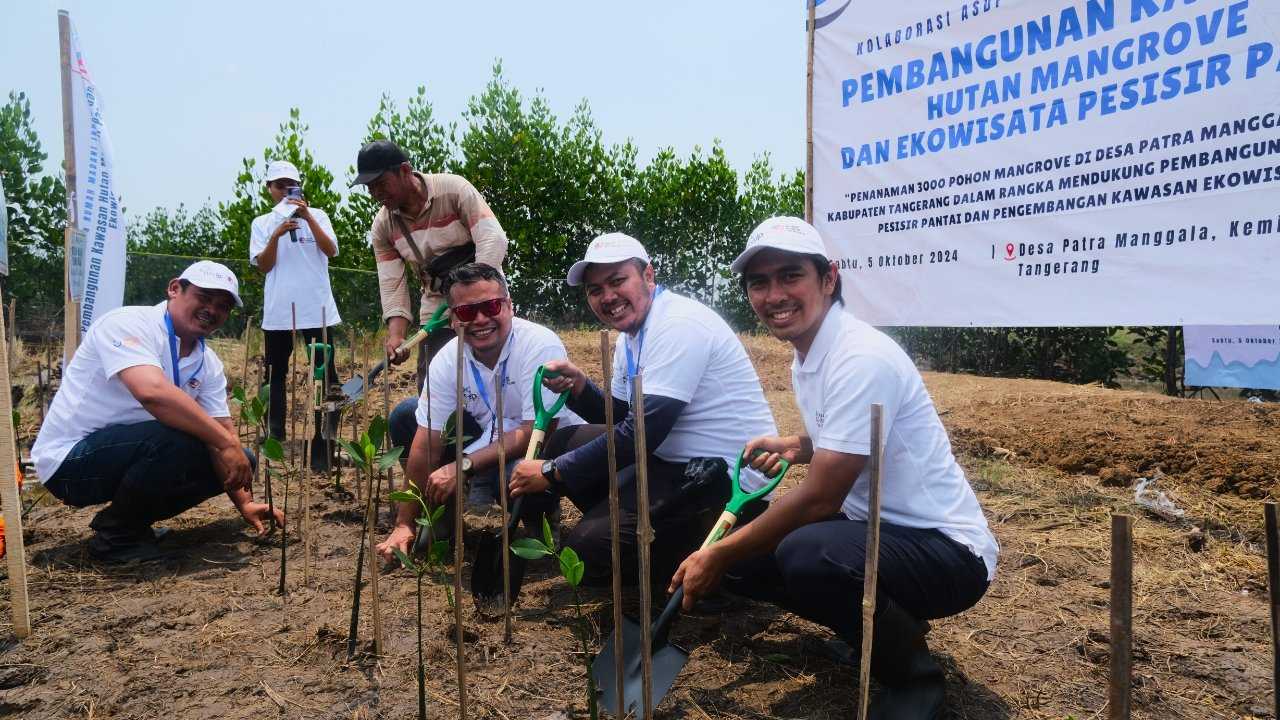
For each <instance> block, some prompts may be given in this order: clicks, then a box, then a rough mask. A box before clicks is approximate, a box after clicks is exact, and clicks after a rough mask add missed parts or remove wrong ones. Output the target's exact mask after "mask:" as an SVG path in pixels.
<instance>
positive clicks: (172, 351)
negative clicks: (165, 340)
mask: <svg viewBox="0 0 1280 720" xmlns="http://www.w3.org/2000/svg"><path fill="white" fill-rule="evenodd" d="M164 326H165V328H166V329H168V331H169V359H170V360H172V361H173V384H174V385H177V386H178V387H182V380H181V379H180V376H179V375H178V334H177V333H175V332H174V331H173V318H172V317H170V316H169V311H168V310H165V311H164ZM203 369H204V338H200V364H199V365H197V366H196V371H195V372H193V373H191V377H189V378H187V382H191V381H192V380H195V379H196V378H197V377H199V375H200V371H201V370H203Z"/></svg>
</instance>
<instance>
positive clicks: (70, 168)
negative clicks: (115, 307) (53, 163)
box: [50, 10, 80, 372]
mask: <svg viewBox="0 0 1280 720" xmlns="http://www.w3.org/2000/svg"><path fill="white" fill-rule="evenodd" d="M58 64H59V65H60V66H61V68H62V157H63V163H62V167H63V171H64V173H65V174H66V188H67V228H66V230H64V231H63V233H62V248H63V254H62V287H63V293H62V294H63V303H64V304H63V310H62V358H63V362H64V363H67V364H70V363H71V358H73V357H75V354H76V348H78V347H79V346H80V303H79V302H77V301H76V300H74V299H73V298H74V297H75V293H73V292H72V291H71V257H72V255H73V254H74V252H73V248H72V246H73V245H74V242H75V236H76V229H77V217H76V215H77V213H76V189H77V183H76V123H75V104H74V103H73V102H72V98H71V92H72V91H71V72H72V70H71V16H70V15H69V14H67V11H66V10H59V11H58ZM50 372H52V370H51V371H50Z"/></svg>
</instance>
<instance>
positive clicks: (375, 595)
mask: <svg viewBox="0 0 1280 720" xmlns="http://www.w3.org/2000/svg"><path fill="white" fill-rule="evenodd" d="M354 353H355V351H354V350H352V365H353V367H354V363H355V359H354ZM364 368H365V370H364V377H365V383H364V390H365V392H364V398H365V399H364V402H361V403H359V404H357V405H356V406H355V407H353V408H351V414H352V415H353V416H355V417H356V420H357V421H360V422H358V423H356V426H357V427H358V426H359V424H362V423H363V421H364V419H365V417H366V415H367V414H366V413H365V412H363V410H364V406H365V403H367V402H368V398H369V392H370V391H372V390H373V388H371V387H369V371H370V370H371V369H372V368H371V367H370V366H369V346H368V345H365V346H364ZM352 372H353V373H354V372H355V371H354V370H353V371H352ZM357 408H359V409H360V412H357V410H356V409H357ZM384 419H386V420H389V419H390V418H384ZM352 436H353V437H354V438H355V443H358V442H359V438H358V437H356V434H355V433H352ZM390 447H391V430H390V427H389V426H388V428H387V432H386V433H385V434H384V435H383V436H382V448H383V452H386V451H387V449H389V448H390ZM394 471H395V469H394V466H393V467H389V468H387V483H388V485H389V484H390V482H391V478H392V475H393V473H394ZM372 477H373V475H372V474H371V475H370V482H371V483H372ZM359 485H360V483H356V486H357V487H359ZM365 490H366V494H367V496H368V497H366V501H367V502H368V509H367V511H368V514H369V515H368V517H369V521H368V522H369V535H368V543H369V546H368V547H367V548H366V549H365V550H366V552H365V554H366V555H368V556H369V570H368V573H369V592H370V594H371V595H372V600H373V652H374V654H375V655H378V656H379V657H381V656H382V595H381V593H380V592H379V591H378V575H379V574H380V573H379V568H378V552H377V546H376V544H375V543H374V538H375V537H377V532H378V510H379V509H380V503H381V498H382V473H381V472H379V473H378V480H377V484H376V485H374V486H373V487H369V488H366V489H365Z"/></svg>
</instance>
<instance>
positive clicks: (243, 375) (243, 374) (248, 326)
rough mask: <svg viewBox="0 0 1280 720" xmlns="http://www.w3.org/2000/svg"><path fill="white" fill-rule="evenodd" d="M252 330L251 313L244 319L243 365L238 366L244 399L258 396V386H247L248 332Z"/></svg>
mask: <svg viewBox="0 0 1280 720" xmlns="http://www.w3.org/2000/svg"><path fill="white" fill-rule="evenodd" d="M251 332H253V314H252V313H250V315H249V317H248V318H246V319H245V321H244V342H243V343H242V345H241V346H242V347H243V348H244V365H243V366H242V367H241V368H240V387H242V388H244V397H245V399H246V400H252V399H254V398H256V397H258V388H253V389H252V390H251V389H250V388H249V333H251Z"/></svg>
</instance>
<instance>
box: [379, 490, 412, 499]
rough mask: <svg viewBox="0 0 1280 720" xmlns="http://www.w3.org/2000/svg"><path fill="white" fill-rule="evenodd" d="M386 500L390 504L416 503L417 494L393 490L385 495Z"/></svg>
mask: <svg viewBox="0 0 1280 720" xmlns="http://www.w3.org/2000/svg"><path fill="white" fill-rule="evenodd" d="M387 499H388V500H390V501H391V502H418V494H417V493H413V492H409V491H408V490H395V491H393V492H392V493H390V494H389V495H387Z"/></svg>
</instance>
